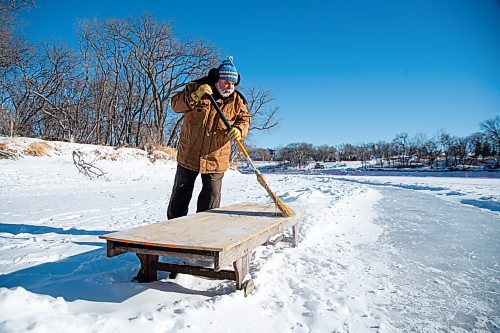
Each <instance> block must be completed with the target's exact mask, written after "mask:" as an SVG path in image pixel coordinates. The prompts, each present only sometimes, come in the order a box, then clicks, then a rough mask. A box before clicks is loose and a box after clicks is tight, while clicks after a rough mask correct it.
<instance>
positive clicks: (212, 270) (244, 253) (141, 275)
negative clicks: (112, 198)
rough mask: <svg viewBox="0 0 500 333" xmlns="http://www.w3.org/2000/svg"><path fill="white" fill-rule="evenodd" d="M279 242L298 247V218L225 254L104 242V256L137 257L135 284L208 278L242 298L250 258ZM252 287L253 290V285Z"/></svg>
mask: <svg viewBox="0 0 500 333" xmlns="http://www.w3.org/2000/svg"><path fill="white" fill-rule="evenodd" d="M289 228H292V236H291V237H285V236H284V232H285V231H286V230H288V229H289ZM102 238H105V237H102ZM279 241H284V242H290V243H292V246H293V247H296V246H298V242H299V222H298V218H292V219H287V220H286V221H284V222H283V223H280V224H278V225H276V226H273V227H272V228H270V229H268V230H266V231H265V232H262V233H260V234H258V235H256V236H255V237H253V238H251V239H249V240H247V241H245V242H243V243H241V244H239V245H237V246H235V247H232V248H230V249H229V250H227V251H224V250H222V251H211V250H201V249H196V250H195V249H183V248H173V247H172V248H170V247H163V246H155V245H149V244H134V243H129V242H122V241H116V240H110V239H106V242H107V256H108V257H109V258H111V257H115V256H117V255H120V254H123V253H127V252H133V253H135V254H136V255H137V257H138V258H139V261H140V263H141V267H140V269H139V272H138V273H137V276H136V277H135V278H134V280H136V281H138V282H153V281H157V279H158V271H167V272H170V273H171V275H170V277H171V278H172V277H173V278H175V276H176V275H177V273H182V274H190V275H195V276H203V277H208V278H215V279H224V280H233V281H236V288H237V289H238V290H241V289H245V296H246V294H247V289H246V287H247V286H248V282H249V281H244V279H245V277H246V276H247V274H248V273H249V266H250V258H251V255H252V252H253V250H254V249H255V248H257V247H258V246H260V245H275V244H276V243H277V242H279ZM160 256H167V257H175V258H180V259H192V260H193V259H194V260H203V261H208V262H210V263H211V265H210V267H202V266H191V265H185V264H172V263H164V262H160V261H159V257H160ZM230 265H232V266H233V270H228V269H223V268H226V267H227V266H230ZM251 285H252V287H253V281H252V283H251ZM252 289H253V288H252ZM248 292H251V290H248Z"/></svg>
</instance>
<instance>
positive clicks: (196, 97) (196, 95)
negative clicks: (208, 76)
mask: <svg viewBox="0 0 500 333" xmlns="http://www.w3.org/2000/svg"><path fill="white" fill-rule="evenodd" d="M205 94H208V95H212V88H211V87H210V86H209V85H208V84H202V85H201V86H200V87H199V88H198V89H197V90H196V91H195V92H192V93H191V98H192V99H193V101H195V102H196V103H198V102H199V101H200V99H201V98H202V97H203V96H205Z"/></svg>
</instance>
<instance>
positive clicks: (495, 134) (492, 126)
mask: <svg viewBox="0 0 500 333" xmlns="http://www.w3.org/2000/svg"><path fill="white" fill-rule="evenodd" d="M481 130H482V131H483V132H484V134H485V135H486V137H487V139H488V140H489V141H490V144H491V146H492V149H493V154H495V155H497V164H498V162H499V158H498V155H499V154H500V116H496V117H495V118H493V119H488V120H485V121H484V122H482V123H481Z"/></svg>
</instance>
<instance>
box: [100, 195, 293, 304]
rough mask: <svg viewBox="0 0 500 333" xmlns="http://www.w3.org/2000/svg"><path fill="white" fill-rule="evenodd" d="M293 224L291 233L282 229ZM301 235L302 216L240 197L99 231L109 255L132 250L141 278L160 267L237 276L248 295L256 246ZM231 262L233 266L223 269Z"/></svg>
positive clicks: (150, 278)
mask: <svg viewBox="0 0 500 333" xmlns="http://www.w3.org/2000/svg"><path fill="white" fill-rule="evenodd" d="M289 228H291V229H292V232H291V236H289V237H285V236H284V232H285V231H286V230H287V229H289ZM298 237H299V216H297V215H295V216H292V217H282V216H281V214H280V213H279V212H278V211H276V207H275V206H274V205H267V204H257V203H238V204H234V205H230V206H226V207H222V208H217V209H213V210H209V211H206V212H202V213H197V214H193V215H188V216H184V217H181V218H177V219H173V220H167V221H163V222H159V223H154V224H150V225H145V226H142V227H138V228H135V229H131V230H126V231H119V232H114V233H110V234H106V235H102V236H100V238H102V239H105V240H106V243H107V256H108V257H114V256H117V255H120V254H122V253H126V252H134V253H136V254H137V256H138V257H139V260H140V262H141V268H140V270H139V272H138V274H137V276H136V277H135V279H136V280H137V281H139V282H152V281H156V280H157V272H158V271H167V272H170V273H171V275H170V277H175V276H176V275H177V273H183V274H191V275H197V276H204V277H210V278H217V279H227V280H234V281H236V288H237V289H239V290H240V289H244V290H245V295H247V294H248V293H250V292H251V291H252V289H253V281H252V280H251V279H250V280H246V281H244V279H245V276H246V275H247V273H248V272H249V263H250V257H251V255H252V251H253V250H254V249H255V248H256V247H258V246H260V245H263V244H272V243H275V242H278V241H288V242H291V243H292V245H293V246H294V247H295V246H297V244H298ZM159 256H166V257H175V258H181V259H194V260H202V261H204V262H209V265H208V267H205V266H195V265H185V264H175V263H165V262H160V261H159ZM230 265H232V266H233V268H234V270H227V269H224V268H226V267H227V266H230Z"/></svg>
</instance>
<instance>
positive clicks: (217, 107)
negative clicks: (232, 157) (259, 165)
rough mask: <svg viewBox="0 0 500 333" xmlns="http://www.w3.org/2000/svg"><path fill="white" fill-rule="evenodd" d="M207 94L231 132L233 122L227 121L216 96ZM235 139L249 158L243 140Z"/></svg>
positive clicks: (227, 129)
mask: <svg viewBox="0 0 500 333" xmlns="http://www.w3.org/2000/svg"><path fill="white" fill-rule="evenodd" d="M207 96H208V98H209V99H210V102H211V103H212V105H213V106H214V108H215V111H217V113H218V114H219V117H220V118H221V119H222V122H223V123H224V125H225V126H226V131H227V132H229V131H230V130H231V124H230V123H229V121H227V119H226V117H225V116H224V113H222V110H221V109H220V108H219V105H218V104H217V102H216V101H215V99H214V97H213V96H212V95H210V94H207ZM235 141H236V144H237V145H238V147H239V148H240V150H241V152H242V153H243V155H245V157H246V158H249V155H248V152H247V150H246V149H245V146H243V144H242V143H241V141H240V140H235Z"/></svg>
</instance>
